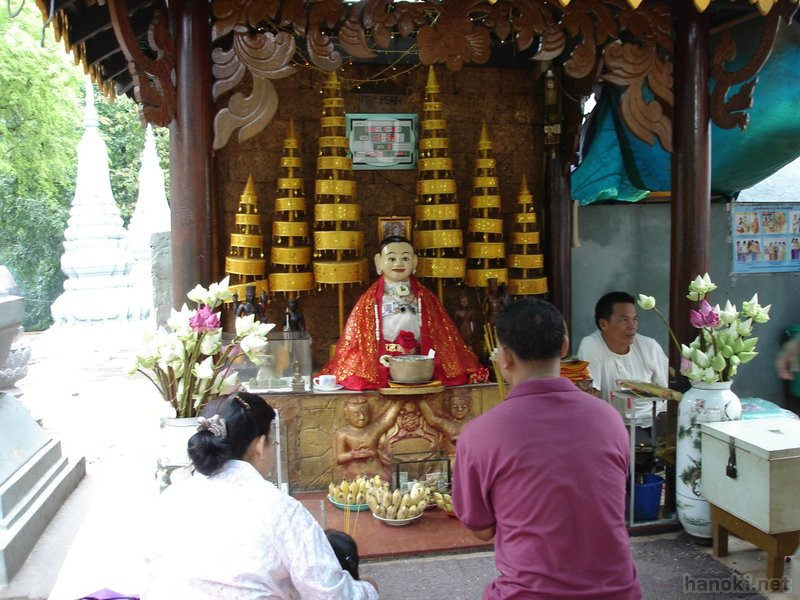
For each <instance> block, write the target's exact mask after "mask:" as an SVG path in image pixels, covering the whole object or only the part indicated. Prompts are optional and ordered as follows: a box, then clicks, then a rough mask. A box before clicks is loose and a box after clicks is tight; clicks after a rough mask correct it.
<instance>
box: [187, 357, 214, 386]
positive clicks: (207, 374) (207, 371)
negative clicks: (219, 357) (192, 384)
mask: <svg viewBox="0 0 800 600" xmlns="http://www.w3.org/2000/svg"><path fill="white" fill-rule="evenodd" d="M192 373H193V374H194V376H195V377H197V378H198V379H200V380H205V379H211V378H212V377H214V357H213V356H209V357H208V358H206V359H205V360H204V361H203V362H201V363H197V364H195V365H194V367H192Z"/></svg>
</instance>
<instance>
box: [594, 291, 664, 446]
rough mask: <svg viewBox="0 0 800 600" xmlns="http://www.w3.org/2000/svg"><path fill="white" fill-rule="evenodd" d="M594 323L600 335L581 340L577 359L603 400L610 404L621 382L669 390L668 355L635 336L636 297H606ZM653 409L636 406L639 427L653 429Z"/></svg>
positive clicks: (652, 342) (627, 413)
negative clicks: (623, 380) (633, 381)
mask: <svg viewBox="0 0 800 600" xmlns="http://www.w3.org/2000/svg"><path fill="white" fill-rule="evenodd" d="M594 321H595V323H596V324H597V331H595V332H594V333H592V334H591V335H587V336H586V337H585V338H583V339H582V340H581V343H580V346H579V347H578V357H579V358H580V359H581V360H585V361H588V363H589V375H590V376H591V378H592V382H593V385H594V387H595V389H597V390H600V394H601V396H602V398H603V399H604V400H606V401H609V402H610V401H611V393H612V392H613V391H615V390H617V389H619V387H618V386H617V385H616V382H617V380H620V379H632V380H635V381H645V382H647V383H655V384H657V385H661V386H664V387H666V386H667V368H668V364H669V361H668V359H667V355H666V354H664V351H663V350H662V349H661V346H659V344H658V342H656V341H655V340H654V339H653V338H649V337H646V336H643V335H639V334H637V333H636V330H637V329H638V327H639V320H638V317H637V316H636V302H635V300H634V299H633V296H631V295H630V294H627V293H625V292H609V293H608V294H605V295H604V296H603V297H602V298H600V300H598V301H597V304H596V305H595V308H594ZM652 406H653V404H652V402H650V401H647V400H645V401H639V402H636V403H635V405H634V415H635V417H636V425H637V427H641V428H644V429H649V428H650V427H652V425H653V419H652ZM665 410H666V403H665V402H663V401H662V402H659V403H658V405H657V407H656V412H663V411H665ZM624 416H625V419H626V421H628V420H629V419H630V418H631V414H630V411H629V410H626V411H625V415H624ZM637 437H639V436H637ZM647 437H649V436H646V438H645V439H647Z"/></svg>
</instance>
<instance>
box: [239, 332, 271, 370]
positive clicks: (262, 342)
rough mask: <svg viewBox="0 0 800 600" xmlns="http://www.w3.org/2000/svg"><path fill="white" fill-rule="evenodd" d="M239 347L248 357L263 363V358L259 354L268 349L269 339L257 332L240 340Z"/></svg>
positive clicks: (257, 362)
mask: <svg viewBox="0 0 800 600" xmlns="http://www.w3.org/2000/svg"><path fill="white" fill-rule="evenodd" d="M239 347H240V348H241V349H242V352H244V353H245V354H246V355H247V358H249V359H250V360H251V361H253V362H254V363H255V364H261V361H262V359H261V357H260V356H259V355H260V354H262V353H263V352H264V350H265V349H266V347H267V340H266V339H265V338H263V337H261V336H259V335H255V334H252V335H247V336H245V337H244V338H242V341H241V342H239Z"/></svg>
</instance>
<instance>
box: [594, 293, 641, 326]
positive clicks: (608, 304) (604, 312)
mask: <svg viewBox="0 0 800 600" xmlns="http://www.w3.org/2000/svg"><path fill="white" fill-rule="evenodd" d="M615 304H633V305H634V306H636V300H634V299H633V296H631V295H630V294H629V293H628V292H608V293H607V294H604V295H603V296H602V297H601V298H600V300H598V301H597V304H595V305H594V324H595V325H597V328H598V329H600V319H605V320H606V321H608V320H609V319H610V318H611V315H613V314H614V305H615Z"/></svg>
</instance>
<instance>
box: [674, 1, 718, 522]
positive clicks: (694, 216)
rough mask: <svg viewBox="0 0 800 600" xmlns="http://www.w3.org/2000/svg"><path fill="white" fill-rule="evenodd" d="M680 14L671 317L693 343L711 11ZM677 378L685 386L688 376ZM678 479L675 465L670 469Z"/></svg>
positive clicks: (705, 227) (702, 246) (702, 244)
mask: <svg viewBox="0 0 800 600" xmlns="http://www.w3.org/2000/svg"><path fill="white" fill-rule="evenodd" d="M677 6H678V8H677V14H676V18H675V74H676V77H675V104H674V106H675V109H674V115H673V119H672V139H673V152H672V181H671V185H672V204H671V216H672V227H671V233H670V247H671V253H670V273H669V290H670V302H669V322H670V326H671V327H672V330H673V331H674V332H675V335H676V336H677V338H678V340H679V341H680V342H682V343H687V344H688V343H689V342H690V341H691V340H692V339H693V338H694V330H693V328H692V326H691V324H690V323H689V300H688V299H687V298H686V288H687V286H688V284H689V281H690V280H691V279H693V278H694V277H695V276H696V275H698V274H703V273H705V272H706V271H707V270H708V265H709V260H708V259H709V244H708V242H709V239H708V238H709V233H710V229H709V216H710V212H711V140H710V137H711V130H710V122H709V98H708V66H709V20H708V13H699V12H698V11H697V10H696V9H695V7H694V6H693V5H692V3H691V2H680V3H678V5H677ZM669 355H670V364H671V365H672V366H673V367H674V368H675V371H676V372H677V371H678V369H679V368H680V354H679V353H678V351H677V349H676V348H675V347H674V345H672V344H670V352H669ZM681 379H682V381H680V382H678V384H679V387H680V386H685V379H683V378H681ZM673 385H674V382H673ZM668 405H669V407H668V413H667V418H668V422H669V429H670V430H671V431H672V432H675V431H676V429H677V421H678V407H677V403H675V402H669V403H668ZM667 478H668V480H669V481H674V480H675V473H674V468H670V469H668V470H667ZM666 505H667V507H668V509H671V510H674V509H675V488H674V487H673V486H669V487H668V494H667V498H666Z"/></svg>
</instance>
